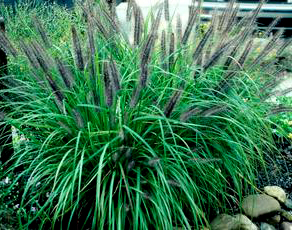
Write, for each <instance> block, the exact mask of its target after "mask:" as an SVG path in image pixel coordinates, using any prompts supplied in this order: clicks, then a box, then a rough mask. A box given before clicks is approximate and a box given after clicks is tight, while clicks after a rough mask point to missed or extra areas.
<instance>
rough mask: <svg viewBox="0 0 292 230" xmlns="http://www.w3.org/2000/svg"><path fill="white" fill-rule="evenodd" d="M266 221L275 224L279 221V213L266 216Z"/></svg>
mask: <svg viewBox="0 0 292 230" xmlns="http://www.w3.org/2000/svg"><path fill="white" fill-rule="evenodd" d="M266 221H267V223H268V224H271V225H276V224H278V223H280V221H281V216H280V215H275V216H271V217H269V218H267V219H266Z"/></svg>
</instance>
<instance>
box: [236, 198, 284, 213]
mask: <svg viewBox="0 0 292 230" xmlns="http://www.w3.org/2000/svg"><path fill="white" fill-rule="evenodd" d="M242 209H243V211H244V213H245V214H246V215H247V216H249V217H252V218H257V217H259V216H261V215H265V214H269V213H272V212H276V211H280V210H281V206H280V204H279V202H278V201H277V200H276V199H275V198H273V197H271V196H268V195H266V194H257V195H249V196H247V197H246V198H244V199H243V201H242Z"/></svg>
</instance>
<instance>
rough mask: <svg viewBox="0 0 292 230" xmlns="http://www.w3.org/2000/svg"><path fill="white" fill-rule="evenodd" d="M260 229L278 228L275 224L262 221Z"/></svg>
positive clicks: (274, 229) (272, 229)
mask: <svg viewBox="0 0 292 230" xmlns="http://www.w3.org/2000/svg"><path fill="white" fill-rule="evenodd" d="M260 230H276V228H275V227H274V226H273V225H270V224H267V223H264V222H262V223H261V227H260Z"/></svg>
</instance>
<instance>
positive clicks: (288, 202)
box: [284, 199, 292, 210]
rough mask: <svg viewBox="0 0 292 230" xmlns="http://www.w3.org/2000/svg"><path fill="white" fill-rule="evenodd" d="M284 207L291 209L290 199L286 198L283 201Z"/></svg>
mask: <svg viewBox="0 0 292 230" xmlns="http://www.w3.org/2000/svg"><path fill="white" fill-rule="evenodd" d="M284 205H285V207H286V208H288V209H291V210H292V200H290V199H286V201H285V203H284Z"/></svg>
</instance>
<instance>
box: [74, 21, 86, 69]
mask: <svg viewBox="0 0 292 230" xmlns="http://www.w3.org/2000/svg"><path fill="white" fill-rule="evenodd" d="M71 30H72V41H73V48H74V52H75V62H76V66H77V67H78V69H79V70H81V71H83V70H84V60H83V55H82V50H81V45H80V41H79V37H78V35H77V31H76V28H75V27H74V26H72V28H71Z"/></svg>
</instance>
